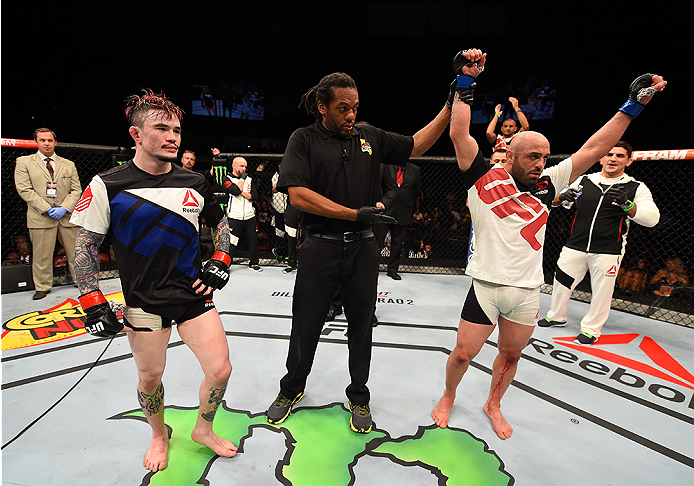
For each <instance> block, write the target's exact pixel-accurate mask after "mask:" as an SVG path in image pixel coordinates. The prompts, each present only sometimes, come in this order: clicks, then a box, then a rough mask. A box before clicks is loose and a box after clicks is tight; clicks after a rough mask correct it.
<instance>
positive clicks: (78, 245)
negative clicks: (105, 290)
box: [75, 228, 106, 295]
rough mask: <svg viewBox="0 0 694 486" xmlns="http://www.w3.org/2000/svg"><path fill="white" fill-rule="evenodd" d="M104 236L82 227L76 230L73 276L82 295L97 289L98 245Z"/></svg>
mask: <svg viewBox="0 0 694 486" xmlns="http://www.w3.org/2000/svg"><path fill="white" fill-rule="evenodd" d="M105 236H106V235H101V234H99V233H93V232H91V231H87V230H86V229H84V228H80V229H78V230H77V238H76V239H75V278H76V279H77V287H78V288H79V290H80V294H82V295H84V294H87V293H89V292H93V291H94V290H98V289H99V245H100V244H101V242H102V241H104V238H105Z"/></svg>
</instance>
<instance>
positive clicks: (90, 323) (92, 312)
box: [79, 290, 123, 337]
mask: <svg viewBox="0 0 694 486" xmlns="http://www.w3.org/2000/svg"><path fill="white" fill-rule="evenodd" d="M79 301H80V305H81V306H82V310H83V311H84V313H85V314H87V321H86V322H85V323H84V328H85V329H86V330H87V332H88V333H89V334H91V335H92V336H99V337H111V336H114V335H116V334H118V333H119V332H121V331H122V330H123V324H122V323H121V322H119V321H118V318H117V317H116V314H114V313H113V310H111V306H110V305H109V304H108V301H107V300H106V298H105V297H104V294H102V293H101V290H94V291H93V292H89V293H88V294H84V295H80V298H79Z"/></svg>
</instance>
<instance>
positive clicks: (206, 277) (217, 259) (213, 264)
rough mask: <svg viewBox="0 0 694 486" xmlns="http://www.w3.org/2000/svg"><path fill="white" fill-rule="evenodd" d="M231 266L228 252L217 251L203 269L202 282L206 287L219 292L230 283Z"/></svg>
mask: <svg viewBox="0 0 694 486" xmlns="http://www.w3.org/2000/svg"><path fill="white" fill-rule="evenodd" d="M230 265H231V256H230V255H229V254H228V253H227V252H224V251H221V250H217V251H215V252H214V254H213V255H212V258H210V259H209V260H208V261H207V263H206V264H205V268H203V269H202V276H201V277H200V280H201V281H202V283H203V284H204V285H207V286H208V287H212V288H214V289H217V290H219V289H221V288H223V287H224V286H225V285H226V284H227V282H228V281H229V266H230Z"/></svg>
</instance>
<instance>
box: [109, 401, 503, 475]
mask: <svg viewBox="0 0 694 486" xmlns="http://www.w3.org/2000/svg"><path fill="white" fill-rule="evenodd" d="M164 416H165V420H166V423H167V425H168V427H169V428H170V430H171V441H170V444H169V460H168V466H167V467H166V469H164V470H163V471H159V472H157V473H149V474H147V475H146V476H145V477H144V478H143V481H142V484H150V485H153V486H156V485H166V486H179V485H180V486H183V485H185V486H189V485H195V484H208V483H207V482H206V481H204V482H200V481H201V480H203V479H204V477H205V475H206V474H207V471H208V470H209V467H210V466H211V462H212V461H213V460H215V459H218V460H229V461H243V458H244V453H243V446H244V444H245V443H248V441H250V440H253V431H254V430H257V429H258V428H259V427H260V428H264V429H269V430H272V431H276V432H277V433H279V434H282V435H284V443H285V445H286V447H287V451H286V453H285V455H284V457H282V458H278V461H277V465H276V467H275V470H274V471H275V479H276V481H277V482H278V483H280V484H293V485H297V486H307V485H320V486H330V485H336V486H344V485H353V484H357V485H358V484H359V478H358V477H356V475H355V473H354V467H355V466H356V464H357V462H358V460H359V458H360V457H362V456H372V457H383V458H387V459H389V460H391V461H392V462H394V463H396V464H399V465H403V466H417V467H423V468H425V469H427V470H428V471H430V472H431V473H432V474H433V475H434V476H436V478H437V479H434V478H432V485H433V484H440V485H442V484H446V485H447V486H454V485H469V484H483V485H485V486H487V485H489V486H491V485H510V484H513V483H514V479H513V477H512V476H511V475H510V474H508V473H507V472H506V471H504V464H503V462H502V461H501V459H499V457H498V456H497V455H496V454H495V453H494V452H493V451H490V450H489V448H488V446H487V444H486V443H484V442H483V441H481V440H480V439H477V438H475V437H473V436H472V435H471V434H470V433H468V432H467V431H465V430H461V429H452V428H447V429H441V428H439V427H437V426H436V425H434V424H432V425H429V426H426V427H422V426H420V427H419V429H418V430H417V432H416V433H415V435H412V436H404V437H400V438H392V437H390V435H389V434H388V432H386V431H384V430H380V429H377V428H375V429H374V430H373V431H371V433H369V434H357V433H355V432H352V430H350V428H349V425H348V423H349V418H350V413H349V411H347V409H345V407H344V405H343V404H342V403H332V404H330V405H326V406H324V407H306V408H297V409H295V410H294V412H293V413H292V415H291V417H290V418H289V419H288V420H287V421H286V422H284V423H283V424H280V425H272V424H269V423H267V418H266V416H265V413H262V414H255V415H253V414H251V413H250V412H245V411H242V410H231V409H228V408H226V407H225V406H224V405H223V406H222V407H220V409H219V410H218V412H217V415H216V418H215V423H214V428H215V432H216V433H217V434H218V435H219V436H221V437H224V438H225V439H229V440H231V441H232V442H234V444H236V445H237V446H238V448H239V451H238V453H237V454H236V456H235V457H233V458H231V459H226V458H218V457H217V456H216V455H215V454H214V453H213V452H212V451H211V450H210V449H208V448H207V447H203V446H201V445H199V444H197V443H196V442H193V440H192V439H191V438H190V433H191V431H192V430H193V427H194V426H195V421H196V418H197V408H181V407H175V406H171V407H166V411H165V414H164ZM111 418H112V419H136V420H142V421H144V420H145V418H144V416H143V414H142V412H141V411H139V410H138V411H133V412H125V413H122V414H119V415H116V416H114V417H111ZM267 479H268V481H272V479H271V478H270V477H268V478H267ZM264 484H267V483H264ZM212 486H214V485H212Z"/></svg>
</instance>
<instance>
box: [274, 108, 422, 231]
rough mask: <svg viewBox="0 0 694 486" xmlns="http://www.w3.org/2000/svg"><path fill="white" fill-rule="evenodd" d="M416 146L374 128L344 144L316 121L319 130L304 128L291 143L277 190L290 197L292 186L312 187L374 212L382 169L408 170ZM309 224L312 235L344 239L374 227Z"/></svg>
mask: <svg viewBox="0 0 694 486" xmlns="http://www.w3.org/2000/svg"><path fill="white" fill-rule="evenodd" d="M413 146H414V139H413V138H412V137H411V136H405V135H400V134H397V133H393V132H386V131H384V130H381V129H380V128H376V127H372V126H370V125H359V126H355V127H354V128H352V133H350V135H348V136H347V137H345V138H343V137H340V136H339V135H336V134H333V133H331V132H329V131H328V130H327V129H326V128H325V127H324V126H323V123H322V121H321V120H316V123H315V124H314V125H311V126H308V127H304V128H299V129H298V130H296V131H295V132H294V133H293V134H292V136H291V137H290V138H289V142H288V143H287V150H286V151H285V152H284V157H283V158H282V166H281V168H280V177H279V180H278V182H277V190H278V191H282V192H284V193H287V192H288V191H287V188H289V187H292V186H298V187H306V188H308V189H311V190H312V191H314V192H317V193H318V194H320V195H322V196H324V197H326V198H328V199H330V200H331V201H334V202H336V203H338V204H341V205H342V206H345V207H348V208H351V209H359V208H360V207H362V206H374V205H375V204H376V202H377V201H378V200H379V199H380V198H381V188H380V186H379V184H378V171H379V168H380V165H381V164H382V163H383V164H394V165H400V166H404V165H405V164H407V161H408V160H409V158H410V155H411V154H412V147H413ZM290 202H291V201H290ZM303 224H304V228H305V229H306V231H307V232H309V233H318V232H330V233H344V232H347V231H361V230H363V229H366V228H368V227H369V224H368V223H363V222H356V221H345V220H341V219H332V218H326V217H324V216H318V215H315V214H310V213H305V214H304V220H303Z"/></svg>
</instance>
